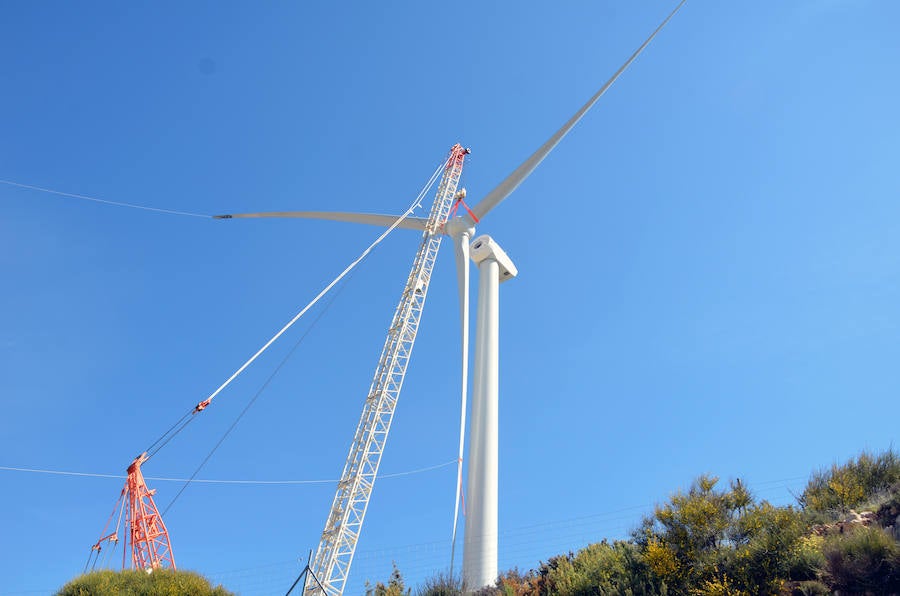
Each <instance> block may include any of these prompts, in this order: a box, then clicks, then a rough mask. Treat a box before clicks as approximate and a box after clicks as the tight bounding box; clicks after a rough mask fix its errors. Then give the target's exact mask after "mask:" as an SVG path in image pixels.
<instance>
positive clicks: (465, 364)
mask: <svg viewBox="0 0 900 596" xmlns="http://www.w3.org/2000/svg"><path fill="white" fill-rule="evenodd" d="M453 246H454V248H455V249H456V250H455V252H456V278H457V282H458V284H459V319H460V325H461V327H460V329H461V331H462V333H461V338H462V393H461V395H462V400H461V402H462V405H461V411H460V417H459V458H458V459H457V467H456V505H455V506H454V508H453V538H452V541H451V543H450V575H451V576H452V575H453V560H454V558H455V555H456V528H457V525H458V524H459V500H460V497H461V496H462V469H463V448H464V447H465V438H466V398H467V395H468V390H469V234H468V233H461V234H454V235H453Z"/></svg>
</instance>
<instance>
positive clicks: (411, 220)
mask: <svg viewBox="0 0 900 596" xmlns="http://www.w3.org/2000/svg"><path fill="white" fill-rule="evenodd" d="M245 217H246V218H249V217H300V218H304V219H328V220H331V221H346V222H350V223H361V224H369V225H373V226H381V227H384V228H389V227H391V226H392V225H394V222H396V221H397V218H398V216H397V215H379V214H376V213H344V212H340V211H266V212H263V213H229V214H225V215H213V218H215V219H238V218H245ZM426 223H428V220H427V219H424V218H421V217H407V218H406V219H404V220H403V221H402V222H400V225H398V226H397V227H398V228H404V229H407V230H419V231H422V230H424V229H425V224H426Z"/></svg>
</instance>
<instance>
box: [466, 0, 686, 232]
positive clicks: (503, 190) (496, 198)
mask: <svg viewBox="0 0 900 596" xmlns="http://www.w3.org/2000/svg"><path fill="white" fill-rule="evenodd" d="M685 2H686V0H681V2H680V3H679V4H678V6H676V7H675V10H673V11H672V12H671V13H669V16H667V17H666V18H665V20H664V21H663V22H662V23H660V25H659V26H658V27H657V28H656V30H655V31H653V33H651V34H650V37H648V38H647V39H646V40H645V41H644V43H643V44H641V47H639V48H638V49H637V50H635V52H634V53H633V54H632V55H631V57H630V58H628V60H626V61H625V63H624V64H623V65H622V66H620V67H619V70H617V71H616V72H615V74H614V75H613V76H612V77H610V79H609V80H608V81H606V83H604V85H603V86H602V87H600V90H599V91H597V93H595V94H594V96H593V97H591V98H590V99H589V100H588V102H587V103H586V104H584V105H583V106H581V109H580V110H578V111H577V112H575V115H574V116H572V117H571V118H569V121H568V122H566V123H565V124H563V126H562V128H560V129H559V130H557V131H556V132H555V133H553V136H551V137H550V138H549V139H547V142H545V143H544V144H543V145H541V146H540V148H539V149H538V150H537V151H535V152H534V153H533V154H532V155H531V157H529V158H528V159H526V160H525V161H524V162H522V164H521V165H520V166H519V167H517V168H516V169H515V170H513V172H512V174H510V175H509V176H507V177H506V179H505V180H503V182H501V183H500V184H499V185H498V186H497V187H496V188H494V189H493V190H492V191H491V192H489V193H488V194H487V195H485V197H484V198H483V199H482V200H481V202H480V203H478V204H477V205H475V207H473V208H472V212H473V213H475V216H476V217H477V218H478V220H481V219H482V218H483V217H484V216H485V215H487V213H488V212H489V211H490V210H491V209H493V208H494V207H496V206H497V205H499V204H500V202H501V201H503V200H504V199H505V198H506V197H508V196H509V195H510V194H511V193H512V191H514V190H515V189H516V188H517V187H518V186H519V185H520V184H522V182H523V181H524V180H525V179H526V178H528V176H529V175H530V174H531V172H532V171H533V170H534V169H535V168H536V167H537V166H538V164H540V163H541V162H542V161H543V160H544V158H545V157H547V155H548V154H549V153H550V152H551V151H553V148H554V147H556V145H557V144H558V143H559V142H560V141H561V140H562V139H563V137H565V136H566V135H567V134H568V133H569V131H570V130H572V127H574V126H575V125H576V124H578V121H579V120H581V118H582V117H583V116H584V115H585V114H586V113H587V112H588V110H590V109H591V108H592V107H593V106H594V104H595V103H597V100H598V99H600V97H601V96H602V95H603V94H604V93H606V90H607V89H609V88H610V87H611V86H612V84H613V83H615V82H616V79H618V78H619V76H620V75H621V74H622V73H623V72H625V70H626V69H627V68H628V67H629V66H630V65H631V63H632V62H634V60H635V59H636V58H637V57H638V56H639V55H640V54H641V52H643V51H644V48H646V47H647V46H648V45H649V44H650V42H651V41H653V38H654V37H656V34H657V33H659V32H660V31H661V30H662V28H663V27H665V26H666V23H668V22H669V20H670V19H671V18H672V17H673V16H675V13H677V12H678V10H679V9H680V8H681V7H682V5H683V4H684V3H685Z"/></svg>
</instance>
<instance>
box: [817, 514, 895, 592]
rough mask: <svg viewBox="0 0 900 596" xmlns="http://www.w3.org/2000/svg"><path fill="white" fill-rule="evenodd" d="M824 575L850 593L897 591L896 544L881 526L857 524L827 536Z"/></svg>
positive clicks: (833, 587)
mask: <svg viewBox="0 0 900 596" xmlns="http://www.w3.org/2000/svg"><path fill="white" fill-rule="evenodd" d="M824 555H825V569H824V578H825V580H826V582H827V583H828V584H829V585H830V587H831V588H832V589H834V590H840V591H841V592H846V593H850V594H862V593H868V592H874V593H876V594H893V593H896V592H897V591H900V544H898V543H897V542H896V541H895V540H894V539H893V538H892V537H891V536H889V535H888V534H887V532H885V531H884V530H883V529H881V528H866V527H860V528H858V529H856V530H854V531H853V532H851V533H850V534H838V535H835V536H832V537H831V538H829V539H828V541H827V542H826V544H825V547H824Z"/></svg>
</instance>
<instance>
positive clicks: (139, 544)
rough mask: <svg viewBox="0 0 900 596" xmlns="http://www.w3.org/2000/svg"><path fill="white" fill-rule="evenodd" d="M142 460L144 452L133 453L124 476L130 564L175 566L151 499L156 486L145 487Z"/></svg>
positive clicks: (170, 548)
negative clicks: (135, 454)
mask: <svg viewBox="0 0 900 596" xmlns="http://www.w3.org/2000/svg"><path fill="white" fill-rule="evenodd" d="M145 461H147V454H146V453H142V454H141V455H140V456H138V457H136V458H135V460H134V461H133V462H131V465H130V466H128V479H127V480H126V481H125V491H126V492H127V499H128V509H127V510H126V511H127V515H126V518H125V520H126V521H125V523H127V524H128V529H129V533H128V536H129V542H130V546H131V565H132V567H134V568H135V569H158V568H160V567H166V566H168V567H171V568H172V569H175V558H174V556H173V555H172V543H171V542H169V531H168V530H166V524H164V523H163V519H162V516H161V515H160V514H159V509H157V508H156V503H154V502H153V495H154V494H156V489H149V488H147V483H146V482H144V475H143V474H142V473H141V464H142V463H144V462H145Z"/></svg>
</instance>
